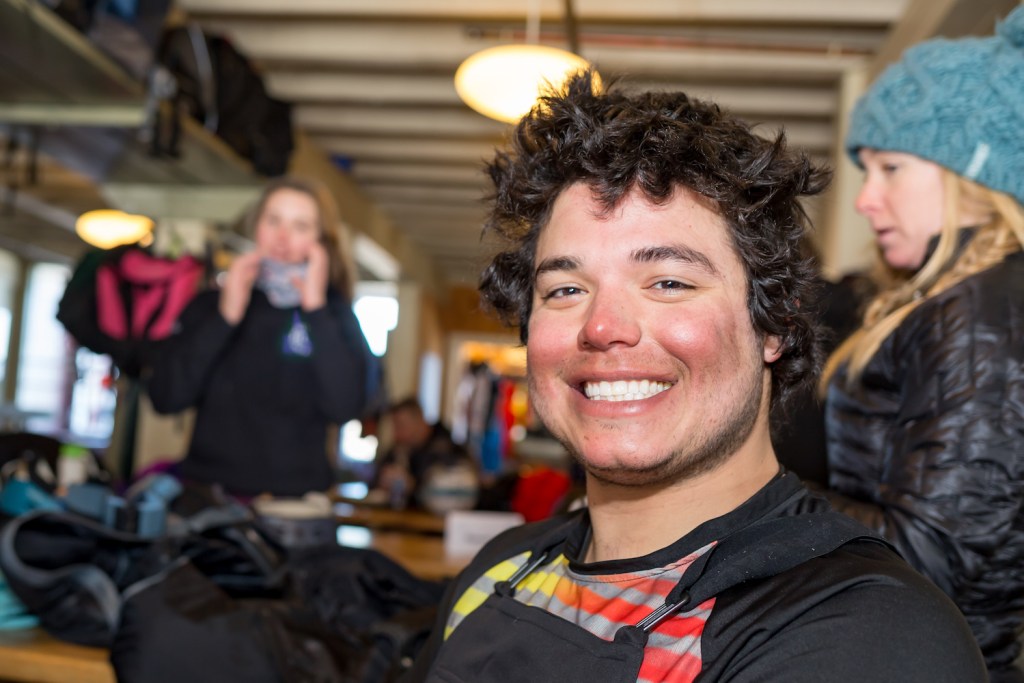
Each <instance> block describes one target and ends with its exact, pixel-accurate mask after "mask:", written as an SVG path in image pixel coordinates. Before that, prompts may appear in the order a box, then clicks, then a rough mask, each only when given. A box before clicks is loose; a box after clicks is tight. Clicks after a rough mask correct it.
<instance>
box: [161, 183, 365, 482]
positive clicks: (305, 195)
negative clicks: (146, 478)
mask: <svg viewBox="0 0 1024 683" xmlns="http://www.w3.org/2000/svg"><path fill="white" fill-rule="evenodd" d="M251 224H252V225H251V228H252V236H253V238H254V240H255V242H256V248H255V249H254V250H253V251H251V252H249V253H246V254H243V255H241V256H238V257H237V258H236V259H235V260H234V262H233V263H232V264H231V266H230V268H229V269H228V271H227V273H226V274H225V277H224V280H223V285H222V287H221V288H220V289H219V290H210V291H206V292H202V293H200V294H198V295H197V296H196V298H195V299H194V300H193V301H192V302H191V303H190V304H189V306H188V308H186V310H185V311H184V312H183V313H182V315H181V318H180V330H178V331H177V333H176V334H174V335H172V337H171V338H169V339H168V341H167V343H166V346H165V348H164V350H163V351H162V353H161V356H160V358H159V359H158V362H157V363H156V364H155V365H154V368H153V374H152V376H151V377H150V381H149V395H150V398H151V399H152V401H153V406H154V407H155V408H156V410H157V411H159V412H164V413H171V412H178V411H181V410H184V409H185V408H189V407H192V406H195V408H196V409H197V410H196V421H195V429H194V431H193V434H192V440H191V443H190V445H189V449H188V453H187V455H186V457H185V459H184V460H183V461H182V462H181V463H180V464H179V466H178V467H177V474H179V475H180V476H181V477H182V479H183V480H185V481H186V482H193V483H198V484H210V485H214V484H216V485H220V486H222V487H223V488H224V489H225V490H226V491H227V492H229V493H231V494H234V495H239V496H253V495H257V494H260V493H271V494H274V495H278V496H297V495H301V494H304V493H306V492H308V491H321V490H324V489H327V488H328V487H329V486H330V485H331V483H332V482H333V478H334V475H333V468H332V467H331V463H330V462H329V461H328V452H329V449H328V448H327V435H328V426H329V425H331V424H339V423H343V422H346V421H348V420H350V419H353V418H357V417H359V416H360V414H361V413H362V412H363V409H364V407H365V405H366V403H367V401H368V393H369V392H370V391H371V387H370V382H371V379H370V378H372V377H375V376H376V373H375V367H373V366H375V363H374V358H373V356H372V354H371V353H370V351H369V348H368V347H367V345H366V341H365V339H364V338H363V335H362V332H361V331H360V328H359V325H358V322H357V321H356V318H355V316H354V314H353V313H352V308H351V303H352V295H353V279H354V274H355V271H354V266H353V263H352V260H351V256H350V254H349V252H348V249H347V241H346V240H345V239H343V238H344V235H343V234H342V233H341V227H340V221H339V219H338V212H337V207H336V206H335V204H334V202H333V199H332V198H331V196H330V195H329V194H328V192H327V190H326V189H325V188H324V187H323V186H321V185H320V184H318V183H315V182H313V181H310V180H304V179H299V178H294V177H284V178H279V179H276V180H274V181H272V182H271V183H270V184H269V185H268V186H267V187H266V189H265V190H264V192H263V194H262V195H261V197H260V199H259V202H258V204H257V206H256V209H255V211H254V212H253V214H252V215H251Z"/></svg>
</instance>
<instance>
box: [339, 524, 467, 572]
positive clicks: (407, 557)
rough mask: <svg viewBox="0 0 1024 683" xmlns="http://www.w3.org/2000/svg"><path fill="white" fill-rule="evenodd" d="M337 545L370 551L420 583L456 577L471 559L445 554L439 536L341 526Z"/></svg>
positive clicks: (442, 541)
mask: <svg viewBox="0 0 1024 683" xmlns="http://www.w3.org/2000/svg"><path fill="white" fill-rule="evenodd" d="M338 543H340V544H341V545H344V546H348V547H350V548H373V549H374V550H377V551H379V552H381V553H383V554H384V555H387V556H388V557H390V558H391V559H392V560H394V561H395V562H397V563H398V564H400V565H402V566H403V567H405V568H406V569H407V570H409V573H410V574H413V575H414V576H418V577H419V578H421V579H427V580H429V581H437V580H439V579H448V578H451V577H453V576H455V575H456V574H458V573H459V572H460V571H461V570H462V568H463V567H465V566H466V565H467V564H469V561H470V560H471V559H472V557H471V556H461V557H452V556H448V555H446V554H445V551H444V540H442V538H441V537H440V536H435V535H427V534H416V533H409V532H403V531H382V530H377V529H369V528H367V527H363V526H354V525H348V524H344V525H342V526H339V527H338Z"/></svg>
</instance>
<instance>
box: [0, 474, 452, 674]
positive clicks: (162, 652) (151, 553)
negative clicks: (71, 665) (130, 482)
mask: <svg viewBox="0 0 1024 683" xmlns="http://www.w3.org/2000/svg"><path fill="white" fill-rule="evenodd" d="M164 476H166V475H164ZM155 481H156V482H158V483H159V482H160V481H166V480H161V479H159V478H158V479H155ZM140 484H142V485H141V486H140ZM136 488H137V490H135V491H134V492H133V489H136ZM153 488H154V486H153V485H146V484H145V480H142V481H140V482H139V483H138V484H136V485H135V486H133V488H132V489H129V491H128V492H127V493H126V494H123V497H122V496H116V495H114V494H113V492H110V491H109V490H108V491H107V493H108V495H107V500H106V504H94V505H92V506H91V508H92V510H91V512H90V513H89V514H83V513H81V512H73V511H70V510H67V509H37V510H35V511H33V512H29V513H27V514H23V515H19V516H17V517H15V518H13V519H11V520H9V521H8V522H7V523H6V525H5V526H4V527H3V529H2V530H0V570H2V571H3V573H4V574H5V575H6V577H7V579H8V581H9V584H10V588H11V590H12V592H13V593H14V595H15V596H16V597H17V598H18V599H19V600H20V601H21V603H22V604H24V606H25V607H26V608H27V610H28V612H30V613H31V614H33V615H35V616H37V617H38V618H39V622H40V625H41V626H42V627H43V628H44V629H45V630H46V631H48V632H49V633H50V634H52V635H53V636H55V637H57V638H60V639H62V640H67V641H70V642H75V643H79V644H84V645H94V646H102V647H108V648H110V651H111V664H112V665H113V667H114V670H115V673H116V674H117V679H118V681H121V682H122V683H155V682H157V681H180V680H188V681H189V682H190V683H204V682H205V681H209V682H210V683H214V682H218V683H219V682H220V681H225V680H245V681H250V682H252V683H261V682H263V681H266V682H267V683H271V682H274V683H277V682H279V681H281V682H285V681H286V682H289V683H291V682H304V681H309V682H310V683H313V682H316V683H328V682H332V683H333V682H337V683H386V682H388V681H393V680H396V679H397V677H398V676H399V675H400V674H402V673H403V672H404V671H405V670H406V669H407V668H408V666H409V665H410V664H411V661H412V659H413V658H414V657H415V655H416V654H417V653H418V651H419V649H420V648H421V647H422V645H423V644H424V643H425V642H426V639H427V637H428V636H429V633H430V630H431V628H432V627H433V624H434V618H435V616H436V609H437V604H438V602H439V601H440V597H441V593H442V591H443V589H444V584H443V583H440V582H433V581H424V580H421V579H418V578H415V577H413V576H411V575H410V574H409V573H408V572H407V571H406V570H405V569H404V568H402V567H401V566H399V565H397V564H396V563H394V562H393V561H392V560H390V559H388V558H387V557H385V556H383V555H382V554H380V553H378V552H376V551H373V550H359V549H353V548H344V547H340V546H337V545H321V546H318V547H312V548H304V549H300V550H289V551H286V550H285V549H284V548H282V547H280V546H277V545H275V544H274V543H273V540H272V538H271V537H269V536H267V535H265V534H264V532H263V530H262V529H261V527H260V525H259V524H258V523H257V522H258V520H257V519H256V518H255V516H254V515H253V513H252V511H251V509H250V508H248V507H244V506H241V505H239V504H237V503H233V502H225V501H223V500H221V501H220V502H219V503H218V502H216V501H214V500H212V499H211V504H210V505H208V506H206V507H201V506H199V507H190V506H184V505H181V506H177V507H176V508H175V510H182V512H181V513H179V512H176V511H174V510H172V511H170V512H168V513H167V515H166V523H165V524H164V525H163V526H162V527H161V532H160V533H147V534H144V533H142V532H141V529H142V524H141V520H142V518H143V513H144V512H146V511H147V509H148V508H149V506H148V505H147V503H148V502H152V501H151V500H148V499H147V498H146V496H145V495H144V494H145V493H147V492H149V491H151V490H152V489H153ZM155 488H157V491H156V493H158V494H160V497H161V498H167V497H168V495H169V494H167V492H166V487H160V486H156V487H155ZM97 491H98V492H99V493H103V491H102V490H97ZM172 493H173V491H172ZM69 497H70V494H69ZM185 497H186V496H179V497H178V500H177V501H175V502H176V503H177V502H179V501H181V500H182V499H183V498H185ZM90 499H91V500H92V501H93V502H95V501H97V496H95V495H93V496H90ZM83 500H84V498H83V497H82V496H79V502H80V503H81V502H82V501H83ZM125 501H127V502H128V503H129V505H128V506H125V505H123V504H119V505H117V506H112V505H111V503H113V502H120V503H124V502H125ZM132 503H134V504H132ZM66 507H75V508H76V509H79V510H86V509H88V508H89V507H90V506H88V505H83V504H78V505H76V506H71V505H66ZM112 507H116V509H117V510H118V512H119V514H118V515H110V514H107V513H109V511H110V509H111V508H112ZM126 507H128V508H133V509H134V511H135V515H134V517H133V516H131V515H125V514H120V513H122V512H123V510H124V509H125V508H126ZM185 510H188V512H187V514H186V513H185V512H184V511H185ZM98 517H105V518H106V521H105V522H103V521H100V520H99V519H97V518H98ZM133 519H134V520H136V521H134V522H133V521H132V520H133ZM149 526H152V525H149ZM183 652H187V653H188V656H187V657H183V656H182V653H183Z"/></svg>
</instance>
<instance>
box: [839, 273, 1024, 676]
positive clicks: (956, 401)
mask: <svg viewBox="0 0 1024 683" xmlns="http://www.w3.org/2000/svg"><path fill="white" fill-rule="evenodd" d="M826 419H827V431H828V449H829V452H828V456H829V468H830V471H831V475H830V486H831V488H832V489H833V493H831V494H830V498H831V499H832V502H833V504H834V506H835V507H836V508H837V509H839V510H840V511H842V512H845V513H847V514H849V515H851V516H853V517H855V518H856V519H858V520H860V521H861V522H863V523H864V524H866V525H867V526H868V527H870V528H872V529H875V530H877V531H878V532H879V533H880V534H881V535H882V536H883V537H885V538H886V539H888V540H889V541H890V542H891V543H892V544H893V545H894V546H896V548H897V549H898V550H899V551H900V552H901V553H902V554H903V556H904V557H905V558H906V559H907V560H908V561H909V562H910V564H912V565H913V566H914V567H916V568H917V569H919V570H920V571H922V572H923V573H924V574H926V575H927V576H928V577H930V578H931V579H932V580H933V581H935V583H936V584H938V586H939V587H940V588H942V589H943V590H944V591H945V592H946V593H947V594H948V595H949V596H950V597H952V598H953V601H954V602H956V603H957V605H958V606H959V607H960V609H961V610H962V611H963V612H964V614H965V616H966V617H967V621H968V623H970V625H971V628H972V629H973V631H974V634H975V636H976V637H977V639H978V642H979V643H980V645H981V647H982V651H983V652H984V654H985V657H986V661H987V663H988V666H989V668H990V670H992V671H993V672H995V671H1002V670H1005V669H1007V668H1008V667H1010V666H1012V662H1013V660H1014V658H1015V657H1016V655H1017V653H1018V651H1019V643H1018V641H1017V638H1018V635H1017V631H1018V629H1019V628H1020V627H1021V623H1022V619H1024V513H1022V504H1024V254H1022V253H1017V254H1014V255H1013V256H1011V257H1010V258H1008V259H1007V260H1006V261H1005V262H1004V263H1002V264H999V265H997V266H995V267H992V268H990V269H988V270H985V271H983V272H981V273H978V274H976V275H974V276H971V277H970V278H968V279H966V280H964V281H963V282H960V283H958V284H956V285H954V286H953V287H951V288H949V289H948V290H947V291H945V292H942V293H940V294H939V295H937V296H936V297H934V298H933V299H930V300H928V301H925V302H924V303H923V304H922V305H921V306H919V307H918V308H917V309H916V310H915V311H913V312H912V313H911V314H910V315H909V316H908V317H907V318H906V319H905V320H904V321H903V323H902V324H901V325H900V326H899V327H898V328H897V329H896V330H895V331H894V332H893V333H892V334H891V335H890V336H889V337H888V338H887V339H886V340H885V341H884V342H883V343H882V345H881V346H880V348H879V350H878V352H877V353H876V354H875V356H874V358H872V360H871V361H870V363H869V364H868V365H867V367H866V368H865V371H864V373H863V376H862V378H861V381H860V382H859V383H858V384H857V385H856V386H854V387H848V386H847V385H846V377H845V375H844V374H843V373H837V376H836V378H835V379H834V380H833V382H832V384H831V387H830V389H829V394H828V399H827V418H826ZM1018 675H1019V672H1018ZM1020 680H1024V676H1022V677H1021V678H1020Z"/></svg>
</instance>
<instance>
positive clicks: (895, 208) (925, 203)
mask: <svg viewBox="0 0 1024 683" xmlns="http://www.w3.org/2000/svg"><path fill="white" fill-rule="evenodd" d="M859 156H860V161H861V164H863V165H864V170H865V172H866V176H865V178H864V186H863V187H862V188H861V190H860V194H858V195H857V201H856V203H855V207H856V209H857V211H858V212H859V213H861V214H862V215H864V216H865V217H867V219H868V220H869V221H870V222H871V229H872V230H874V231H875V239H876V240H877V242H878V246H879V248H880V249H881V250H882V257H883V258H884V259H885V261H886V263H888V264H889V265H890V266H891V267H893V268H896V269H899V270H917V269H918V268H920V267H921V265H922V264H923V263H924V258H925V254H926V253H927V251H928V241H929V240H931V238H932V237H934V236H935V235H938V234H939V231H940V230H941V228H942V207H943V196H942V195H943V189H942V167H941V166H939V165H938V164H935V163H932V162H931V161H926V160H924V159H922V158H920V157H916V156H914V155H912V154H905V153H903V152H887V151H883V150H876V149H870V148H867V147H864V148H861V150H860V152H859Z"/></svg>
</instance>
